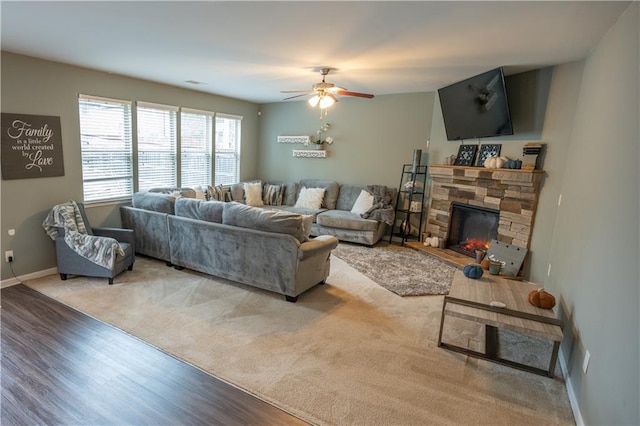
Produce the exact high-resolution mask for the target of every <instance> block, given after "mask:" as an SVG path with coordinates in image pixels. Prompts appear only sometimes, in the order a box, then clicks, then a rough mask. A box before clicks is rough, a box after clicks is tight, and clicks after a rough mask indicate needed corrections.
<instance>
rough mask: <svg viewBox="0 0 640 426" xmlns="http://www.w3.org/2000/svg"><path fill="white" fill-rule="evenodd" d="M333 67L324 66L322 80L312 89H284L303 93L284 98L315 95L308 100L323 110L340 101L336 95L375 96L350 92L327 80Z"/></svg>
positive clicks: (288, 91) (287, 91) (313, 105)
mask: <svg viewBox="0 0 640 426" xmlns="http://www.w3.org/2000/svg"><path fill="white" fill-rule="evenodd" d="M332 69H333V68H322V69H321V70H320V71H321V74H322V81H321V82H320V83H316V84H314V85H313V86H311V90H282V91H281V92H280V93H301V94H300V95H293V96H289V97H288V98H284V99H283V100H285V101H286V100H289V99H294V98H299V97H301V96H309V95H313V96H312V97H311V98H310V99H309V100H308V102H309V105H311V106H312V107H316V106H318V107H319V108H320V109H321V110H324V109H327V108H329V107H330V106H331V105H333V104H335V103H336V102H338V97H337V96H336V95H340V96H356V97H359V98H367V99H371V98H373V95H370V94H368V93H359V92H350V91H348V90H347V89H345V88H343V87H338V86H336V85H335V84H333V83H329V82H327V81H326V77H327V75H328V74H329V72H330V71H331V70H332Z"/></svg>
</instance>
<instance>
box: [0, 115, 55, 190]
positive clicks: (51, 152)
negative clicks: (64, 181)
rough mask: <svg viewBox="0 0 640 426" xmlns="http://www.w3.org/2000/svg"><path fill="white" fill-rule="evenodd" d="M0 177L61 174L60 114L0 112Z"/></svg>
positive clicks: (34, 176)
mask: <svg viewBox="0 0 640 426" xmlns="http://www.w3.org/2000/svg"><path fill="white" fill-rule="evenodd" d="M1 121H2V123H1V132H2V133H1V137H0V144H1V151H0V152H1V154H2V179H31V178H40V177H52V176H64V161H63V158H62V134H61V130H60V117H52V116H48V115H29V114H10V113H2V120H1Z"/></svg>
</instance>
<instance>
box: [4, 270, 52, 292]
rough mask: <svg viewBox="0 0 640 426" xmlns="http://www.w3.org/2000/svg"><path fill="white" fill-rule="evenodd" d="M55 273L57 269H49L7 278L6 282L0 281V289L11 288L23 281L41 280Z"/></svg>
mask: <svg viewBox="0 0 640 426" xmlns="http://www.w3.org/2000/svg"><path fill="white" fill-rule="evenodd" d="M57 273H58V268H50V269H45V270H43V271H38V272H33V273H31V274H27V275H20V276H19V277H17V278H9V279H8V280H2V281H0V288H5V287H11V286H12V285H16V284H20V283H21V282H23V281H27V280H33V279H36V278H42V277H46V276H48V275H55V274H57Z"/></svg>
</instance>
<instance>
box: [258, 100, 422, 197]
mask: <svg viewBox="0 0 640 426" xmlns="http://www.w3.org/2000/svg"><path fill="white" fill-rule="evenodd" d="M433 98H434V94H433V93H413V94H403V95H386V96H376V97H375V98H373V99H361V98H348V97H341V98H340V102H338V104H336V105H334V106H333V107H331V108H330V109H329V115H328V116H326V117H324V118H323V119H322V120H320V114H319V110H318V109H313V108H311V107H310V106H309V105H308V104H307V103H306V101H300V102H298V101H296V102H293V101H289V102H280V103H272V104H265V105H262V117H261V119H260V120H261V126H260V162H259V164H260V166H259V169H258V171H257V173H256V177H260V178H263V179H289V180H299V179H301V178H303V177H309V178H326V179H334V180H337V181H338V182H347V183H352V184H359V185H366V184H382V185H388V186H391V187H394V188H395V187H396V186H397V185H398V182H399V181H400V173H401V171H402V165H403V164H408V163H411V161H412V159H413V150H414V149H422V150H423V151H425V150H426V144H427V138H428V137H429V131H430V128H431V117H432V110H433ZM325 122H327V123H330V124H331V129H330V130H329V132H327V134H326V135H327V136H332V137H333V138H334V139H335V142H334V143H333V145H331V146H329V147H328V148H327V150H328V151H329V154H328V157H327V158H325V159H317V158H293V157H292V154H291V151H292V150H293V149H305V147H304V146H303V145H300V144H281V143H278V142H277V137H278V136H284V135H309V136H312V137H314V138H315V136H316V131H317V130H318V129H319V128H320V127H321V126H322V124H323V123H325ZM310 149H313V147H311V148H310ZM425 161H426V158H425Z"/></svg>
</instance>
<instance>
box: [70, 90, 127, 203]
mask: <svg viewBox="0 0 640 426" xmlns="http://www.w3.org/2000/svg"><path fill="white" fill-rule="evenodd" d="M85 102H86V105H88V104H89V103H90V102H99V103H102V104H103V105H104V106H105V107H107V106H108V105H111V106H112V107H116V106H120V107H121V108H122V109H123V111H122V112H123V114H122V117H121V118H122V122H121V123H120V125H121V132H122V134H121V135H118V134H117V132H116V133H109V131H108V129H107V127H111V128H112V129H113V127H114V126H106V127H104V128H103V129H104V130H105V131H104V132H103V133H102V134H99V133H96V134H92V135H90V134H89V132H88V129H87V126H90V125H91V124H95V123H88V122H86V121H85V120H83V117H84V114H83V103H85ZM95 119H96V118H95V117H94V120H95ZM134 121H135V120H134V118H133V102H131V101H128V100H124V99H115V98H108V97H103V96H94V95H86V94H82V93H79V94H78V127H79V139H80V157H81V160H80V163H81V172H82V200H83V203H84V204H87V205H90V204H92V205H95V204H100V203H113V202H121V201H125V200H130V199H131V198H132V197H133V193H134V191H135V185H136V181H137V179H136V176H135V171H134V165H133V155H134V140H133V124H134ZM83 122H84V123H85V124H84V125H83ZM108 122H109V123H113V121H112V120H109V121H108ZM116 127H117V126H116ZM83 128H84V131H83ZM112 131H113V130H112ZM119 136H120V137H119ZM92 137H95V138H98V139H108V138H109V137H111V138H113V140H118V141H120V142H122V143H123V145H124V146H123V147H122V148H121V149H117V150H105V149H100V148H96V149H85V148H84V145H85V143H89V142H88V141H87V139H88V138H92ZM92 154H93V156H94V157H95V158H100V157H103V159H102V164H99V166H101V167H96V168H99V171H98V173H95V172H94V173H90V172H89V159H88V157H90V156H91V155H92ZM107 156H110V157H111V159H110V160H109V161H107V160H106V159H104V157H107ZM114 156H115V157H121V158H120V161H121V167H120V169H119V170H120V171H121V173H119V174H116V175H115V176H109V175H110V174H113V173H114V172H113V164H114V163H113V157H114ZM96 174H101V175H102V176H101V177H95V175H96ZM91 175H93V176H91ZM105 176H107V177H105ZM98 181H103V182H104V181H108V182H117V181H122V182H124V189H123V191H120V192H118V193H116V194H115V195H111V196H100V197H90V196H89V195H90V194H91V192H88V191H87V187H88V186H91V185H88V182H98ZM118 186H121V184H114V185H108V184H107V185H102V187H111V188H116V187H118ZM95 192H98V191H95Z"/></svg>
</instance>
